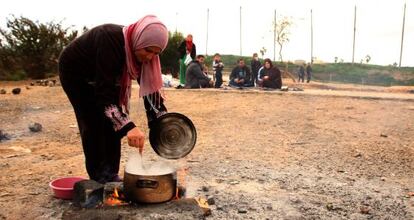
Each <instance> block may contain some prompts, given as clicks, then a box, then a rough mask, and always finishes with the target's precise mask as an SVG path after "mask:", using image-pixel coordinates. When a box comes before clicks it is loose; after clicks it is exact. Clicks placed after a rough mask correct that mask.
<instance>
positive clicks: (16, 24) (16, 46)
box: [0, 16, 77, 79]
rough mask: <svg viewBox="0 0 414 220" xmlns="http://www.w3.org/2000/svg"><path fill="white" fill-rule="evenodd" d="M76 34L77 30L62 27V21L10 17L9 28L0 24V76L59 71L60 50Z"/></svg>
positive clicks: (36, 75)
mask: <svg viewBox="0 0 414 220" xmlns="http://www.w3.org/2000/svg"><path fill="white" fill-rule="evenodd" d="M76 36H77V31H70V30H69V28H64V27H62V24H61V23H60V22H59V23H55V22H49V23H46V24H42V23H39V22H37V21H36V22H33V21H31V20H30V19H28V18H25V17H20V18H16V17H14V16H12V18H11V19H7V29H1V28H0V55H1V59H0V68H1V71H0V73H1V74H2V75H0V78H3V77H6V76H7V75H8V77H9V78H10V79H20V78H22V76H23V75H24V77H23V78H25V77H30V78H34V79H37V78H44V77H45V74H46V73H47V72H57V60H58V57H59V54H60V52H61V51H62V49H63V48H64V47H65V46H66V45H67V44H68V43H69V42H70V41H72V40H73V39H74V38H76ZM22 70H23V71H22ZM15 74H17V75H16V76H15ZM26 74H27V75H26Z"/></svg>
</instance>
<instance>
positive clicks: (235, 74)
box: [230, 66, 251, 83]
mask: <svg viewBox="0 0 414 220" xmlns="http://www.w3.org/2000/svg"><path fill="white" fill-rule="evenodd" d="M236 78H238V79H244V83H248V82H250V79H251V72H250V69H249V67H247V66H244V67H243V68H241V67H240V66H236V67H234V68H233V70H232V71H231V74H230V81H231V80H234V79H236Z"/></svg>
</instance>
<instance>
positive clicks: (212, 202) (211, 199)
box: [207, 196, 216, 205]
mask: <svg viewBox="0 0 414 220" xmlns="http://www.w3.org/2000/svg"><path fill="white" fill-rule="evenodd" d="M207 203H208V204H209V205H215V204H216V199H215V198H214V197H212V196H210V197H208V199H207Z"/></svg>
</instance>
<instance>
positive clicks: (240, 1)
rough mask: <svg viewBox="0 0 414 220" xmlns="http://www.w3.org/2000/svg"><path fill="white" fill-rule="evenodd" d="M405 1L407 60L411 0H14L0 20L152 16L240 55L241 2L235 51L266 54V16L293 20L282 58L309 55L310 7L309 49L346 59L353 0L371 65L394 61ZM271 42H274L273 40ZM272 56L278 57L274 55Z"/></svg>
mask: <svg viewBox="0 0 414 220" xmlns="http://www.w3.org/2000/svg"><path fill="white" fill-rule="evenodd" d="M405 2H407V9H406V20H405V35H404V49H403V59H402V66H414V2H412V1H405V0H359V1H358V0H289V1H286V0H284V1H279V0H271V1H267V0H233V1H230V0H210V1H194V0H193V1H189V0H175V1H172V0H169V1H168V0H146V1H143V0H118V1H109V0H99V1H98V0H82V1H81V0H71V1H56V0H54V1H52V0H38V1H30V0H13V1H6V2H3V3H2V5H1V7H0V26H1V27H5V24H6V18H7V17H10V14H14V15H16V16H20V15H22V16H25V17H27V18H29V19H31V20H38V21H40V22H48V21H52V20H54V21H61V20H64V25H66V26H67V25H75V27H76V28H78V29H81V28H82V27H83V26H87V27H89V28H91V27H93V26H96V25H100V24H104V23H115V24H122V25H128V24H130V23H133V22H135V21H137V20H138V19H139V18H141V17H142V16H144V15H146V14H155V15H157V16H158V17H159V18H160V19H161V20H162V21H163V22H164V23H165V24H166V26H167V28H168V29H169V30H170V31H175V30H176V29H177V30H178V31H180V32H182V33H184V34H185V35H186V34H188V33H191V34H193V36H194V42H195V44H196V45H197V53H199V54H205V53H206V37H207V8H208V9H209V18H210V19H209V24H208V30H209V31H208V46H207V53H208V54H210V55H211V54H214V53H216V52H218V53H221V54H234V55H239V54H240V35H239V33H240V20H239V19H240V14H239V12H240V6H241V7H242V54H243V55H244V56H251V55H252V53H254V52H257V53H259V50H260V48H262V47H265V48H266V49H267V53H266V54H265V57H269V58H271V59H273V31H272V29H273V27H272V22H273V17H274V10H275V9H276V11H277V15H278V16H277V19H281V18H282V17H284V16H287V17H290V18H291V19H292V21H293V23H294V24H293V26H292V27H291V31H290V32H291V35H290V42H289V43H287V44H286V46H284V48H283V58H284V60H291V61H294V60H297V59H302V60H306V61H309V60H310V45H311V39H310V10H311V9H312V10H313V27H314V32H313V33H314V42H313V45H314V46H313V48H314V50H313V51H314V52H313V55H314V56H315V57H317V58H318V59H319V60H323V61H326V62H333V61H334V57H339V59H343V60H344V61H345V62H351V61H352V39H353V23H354V20H353V19H354V6H355V5H356V6H357V26H356V28H357V33H356V43H355V44H356V46H355V48H356V50H355V61H356V62H359V61H360V60H361V59H363V58H364V57H365V56H366V55H370V56H371V57H372V59H371V62H370V63H373V64H380V65H389V64H392V63H394V62H397V63H398V62H399V56H400V44H401V30H402V20H403V18H402V17H403V7H404V3H405ZM276 49H278V46H277V47H276ZM276 59H278V56H277V55H276Z"/></svg>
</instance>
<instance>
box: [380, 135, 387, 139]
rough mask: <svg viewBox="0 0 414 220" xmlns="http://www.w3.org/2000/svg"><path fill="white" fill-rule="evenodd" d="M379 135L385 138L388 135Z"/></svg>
mask: <svg viewBox="0 0 414 220" xmlns="http://www.w3.org/2000/svg"><path fill="white" fill-rule="evenodd" d="M380 137H384V138H386V137H388V135H386V134H380Z"/></svg>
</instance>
